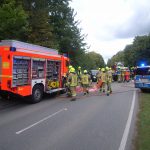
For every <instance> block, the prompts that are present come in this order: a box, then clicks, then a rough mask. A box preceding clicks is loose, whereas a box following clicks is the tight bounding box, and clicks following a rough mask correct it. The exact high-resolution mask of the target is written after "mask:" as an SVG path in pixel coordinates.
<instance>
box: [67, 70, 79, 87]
mask: <svg viewBox="0 0 150 150" xmlns="http://www.w3.org/2000/svg"><path fill="white" fill-rule="evenodd" d="M68 84H69V85H70V86H77V84H78V77H77V75H76V73H69V76H68Z"/></svg>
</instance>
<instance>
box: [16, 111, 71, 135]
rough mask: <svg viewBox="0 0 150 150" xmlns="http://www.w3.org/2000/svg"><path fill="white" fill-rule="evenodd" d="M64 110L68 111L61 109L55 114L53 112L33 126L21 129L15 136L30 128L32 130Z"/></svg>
mask: <svg viewBox="0 0 150 150" xmlns="http://www.w3.org/2000/svg"><path fill="white" fill-rule="evenodd" d="M66 110H68V109H67V108H63V109H61V110H59V111H57V112H55V113H53V114H51V115H49V116H47V117H45V118H43V119H41V120H40V121H38V122H35V123H34V124H31V125H29V126H28V127H26V128H24V129H22V130H19V131H17V132H16V134H20V133H22V132H24V131H26V130H28V129H30V128H32V127H34V126H36V125H38V124H40V123H42V122H43V121H45V120H47V119H49V118H51V117H53V116H55V115H57V114H58V113H60V112H62V111H66Z"/></svg>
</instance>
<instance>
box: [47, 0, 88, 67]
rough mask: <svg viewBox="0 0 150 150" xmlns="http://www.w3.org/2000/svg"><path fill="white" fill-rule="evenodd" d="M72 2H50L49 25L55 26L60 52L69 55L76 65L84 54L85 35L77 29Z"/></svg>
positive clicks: (57, 0) (65, 0) (54, 32)
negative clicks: (70, 4)
mask: <svg viewBox="0 0 150 150" xmlns="http://www.w3.org/2000/svg"><path fill="white" fill-rule="evenodd" d="M69 2H70V0H61V1H60V0H55V1H53V0H49V15H50V20H49V23H50V24H51V25H52V26H53V29H54V30H53V34H54V35H55V37H56V39H57V41H58V43H59V48H60V52H62V53H67V54H68V55H69V57H70V58H71V59H72V60H73V62H74V63H75V64H76V65H79V64H80V62H79V59H78V57H79V56H80V55H82V54H83V53H84V48H85V47H84V46H85V45H86V44H85V43H84V35H81V29H79V28H78V27H77V25H78V21H75V20H74V18H75V13H74V10H73V9H72V8H71V7H70V6H69Z"/></svg>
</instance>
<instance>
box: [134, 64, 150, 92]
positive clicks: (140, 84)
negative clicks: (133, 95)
mask: <svg viewBox="0 0 150 150" xmlns="http://www.w3.org/2000/svg"><path fill="white" fill-rule="evenodd" d="M134 84H135V88H140V89H141V90H142V91H143V92H145V91H147V90H150V66H141V67H137V69H136V75H135V79H134Z"/></svg>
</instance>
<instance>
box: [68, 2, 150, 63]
mask: <svg viewBox="0 0 150 150" xmlns="http://www.w3.org/2000/svg"><path fill="white" fill-rule="evenodd" d="M70 4H71V7H72V8H73V9H74V10H75V12H77V16H76V20H79V21H80V22H81V23H80V24H79V26H78V27H79V28H82V34H88V36H87V38H86V43H87V44H88V45H90V49H89V51H93V50H94V51H95V52H98V53H100V54H101V55H102V56H103V58H104V60H105V62H106V61H107V60H108V58H111V57H112V56H113V55H114V54H116V53H117V52H118V51H120V50H123V49H124V47H125V46H126V45H127V44H131V43H132V42H133V39H134V37H135V36H137V35H145V34H148V33H150V0H72V2H71V3H70Z"/></svg>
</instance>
